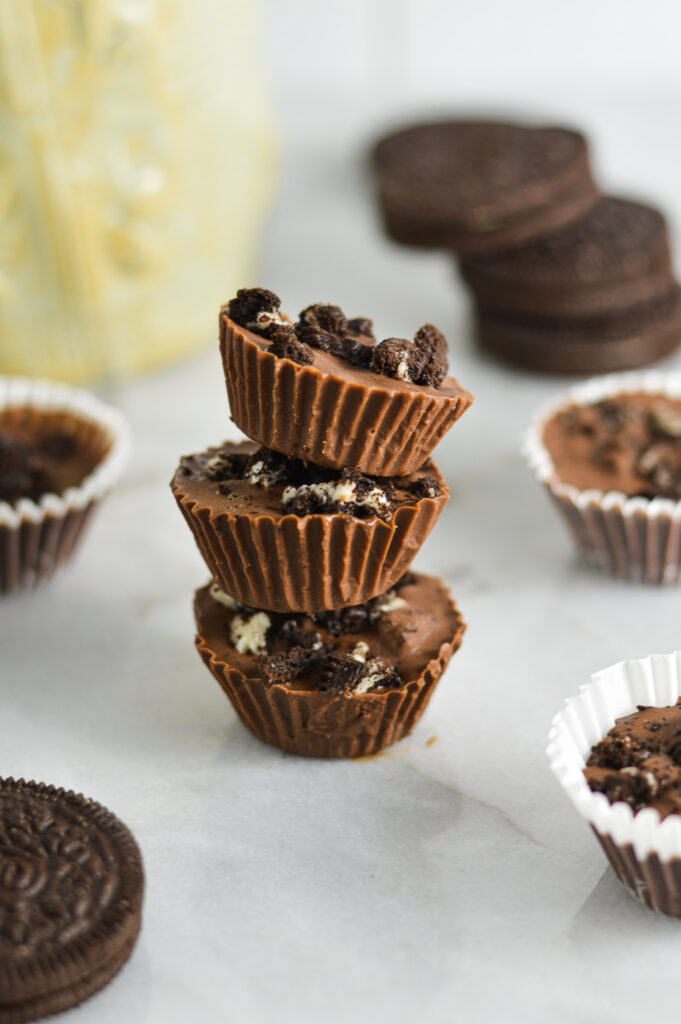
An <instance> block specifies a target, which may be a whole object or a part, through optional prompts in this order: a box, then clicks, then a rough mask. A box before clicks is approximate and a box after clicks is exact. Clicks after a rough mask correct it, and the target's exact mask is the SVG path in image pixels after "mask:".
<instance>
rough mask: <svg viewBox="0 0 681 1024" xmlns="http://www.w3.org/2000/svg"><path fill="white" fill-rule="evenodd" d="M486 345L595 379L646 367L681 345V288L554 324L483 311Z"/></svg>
mask: <svg viewBox="0 0 681 1024" xmlns="http://www.w3.org/2000/svg"><path fill="white" fill-rule="evenodd" d="M476 332H477V338H478V341H479V343H480V345H481V346H482V347H483V348H484V349H486V350H487V351H489V352H492V353H494V355H496V356H499V357H500V358H501V359H503V360H505V361H506V362H508V363H513V364H514V365H516V366H522V367H525V368H526V369H529V370H537V371H539V372H541V373H574V374H592V373H608V372H610V371H613V370H626V369H633V368H635V367H637V366H646V365H647V364H648V363H653V362H655V361H656V360H658V359H662V358H663V357H664V356H667V355H669V354H670V353H671V352H673V351H674V350H675V349H676V348H678V346H679V344H681V288H680V287H679V286H678V285H673V286H672V287H671V288H670V289H669V290H668V291H667V292H666V293H665V294H664V295H662V296H660V297H659V298H655V299H651V300H650V301H649V302H645V303H641V304H639V305H637V306H634V307H632V308H631V309H627V310H623V311H620V312H618V313H614V314H612V315H606V316H598V317H587V318H582V319H577V318H572V319H564V320H552V319H548V318H545V317H544V318H542V317H529V316H527V317H526V316H522V315H520V314H517V315H513V314H505V313H499V312H497V311H495V310H487V309H484V308H479V309H478V310H477V324H476Z"/></svg>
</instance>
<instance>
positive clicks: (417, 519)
mask: <svg viewBox="0 0 681 1024" xmlns="http://www.w3.org/2000/svg"><path fill="white" fill-rule="evenodd" d="M432 470H433V473H434V475H435V476H436V477H437V479H438V480H439V482H440V484H441V485H442V491H441V493H440V494H439V495H438V496H437V497H436V498H420V499H418V501H415V502H414V504H413V505H401V506H400V507H399V508H397V509H396V510H395V512H394V513H393V516H392V519H391V520H390V522H389V523H385V522H383V521H382V520H381V519H378V518H373V519H358V518H356V517H355V516H351V515H347V514H345V513H340V512H339V513H334V514H332V515H321V514H319V515H318V514H313V515H306V516H295V515H286V516H281V517H280V518H274V517H273V516H271V515H268V514H263V515H252V514H247V513H245V514H241V515H234V514H232V513H228V512H220V513H216V512H215V510H214V509H213V508H211V506H210V504H209V503H208V502H203V503H199V502H198V501H196V500H194V499H192V498H191V497H189V495H188V494H187V493H186V491H185V490H184V486H183V477H182V475H181V470H178V472H177V473H176V474H175V476H174V478H173V481H172V483H171V487H172V491H173V494H174V496H175V500H176V501H177V504H178V506H179V508H180V511H181V512H182V514H183V516H184V517H185V519H186V521H187V525H188V526H189V528H190V530H191V531H192V533H193V535H194V539H195V540H196V543H197V545H198V548H199V550H200V552H201V554H202V555H203V558H204V561H205V563H206V565H207V566H208V569H209V571H210V572H211V574H212V575H213V578H214V579H215V580H216V582H217V583H218V585H219V586H220V588H221V589H222V590H224V591H226V592H227V593H228V594H230V595H231V597H233V598H234V599H235V600H236V601H239V602H240V603H241V604H245V605H248V606H249V607H251V608H261V609H263V610H264V611H273V612H319V611H329V610H332V609H333V608H341V607H343V606H345V605H353V604H363V603H364V602H365V601H368V600H370V599H371V598H372V597H376V596H377V595H378V594H383V593H384V592H385V591H386V590H389V589H390V588H391V587H392V586H393V584H395V583H396V582H397V581H398V579H399V578H400V576H402V575H403V574H404V572H405V571H406V569H407V567H408V566H409V564H410V562H411V561H412V559H413V558H414V556H415V555H416V553H417V552H418V550H419V548H420V547H421V545H422V544H423V542H424V541H425V539H426V537H427V536H428V534H429V533H430V531H431V530H432V528H433V526H434V525H435V523H436V521H437V519H438V517H439V515H440V513H441V511H442V509H443V508H444V506H445V504H446V503H447V499H448V497H449V488H448V487H447V486H446V485H445V484H444V481H443V480H442V477H441V475H440V473H439V472H438V470H437V469H436V467H435V466H434V465H432Z"/></svg>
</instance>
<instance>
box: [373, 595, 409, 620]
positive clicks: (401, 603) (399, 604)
mask: <svg viewBox="0 0 681 1024" xmlns="http://www.w3.org/2000/svg"><path fill="white" fill-rule="evenodd" d="M406 607H407V602H406V601H405V600H404V598H403V597H398V596H397V594H392V595H391V596H390V597H387V596H386V599H385V601H382V602H381V603H380V604H379V605H377V607H376V611H378V612H380V613H381V615H388V614H389V613H390V612H396V611H398V610H399V609H400V608H406Z"/></svg>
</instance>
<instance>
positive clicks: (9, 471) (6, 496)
mask: <svg viewBox="0 0 681 1024" xmlns="http://www.w3.org/2000/svg"><path fill="white" fill-rule="evenodd" d="M55 489H56V481H55V479H54V476H53V474H52V472H51V471H50V469H49V467H48V466H47V464H46V463H45V460H44V458H43V457H42V456H41V454H40V452H39V450H38V448H37V447H36V446H34V445H31V444H28V443H27V442H26V441H23V440H21V439H20V438H18V437H12V436H9V435H6V436H4V437H0V501H6V502H9V503H10V504H14V502H17V501H19V499H20V498H30V499H31V500H33V501H36V500H37V499H38V498H39V497H40V496H41V495H43V494H47V493H48V492H50V491H54V490H55Z"/></svg>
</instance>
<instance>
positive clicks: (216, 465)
mask: <svg viewBox="0 0 681 1024" xmlns="http://www.w3.org/2000/svg"><path fill="white" fill-rule="evenodd" d="M226 466H227V461H226V459H225V456H224V455H223V454H222V453H220V452H219V453H218V454H217V455H211V457H210V458H209V459H206V462H205V466H204V472H205V474H206V476H207V477H212V476H217V475H218V473H221V472H222V470H223V469H225V467H226Z"/></svg>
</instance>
